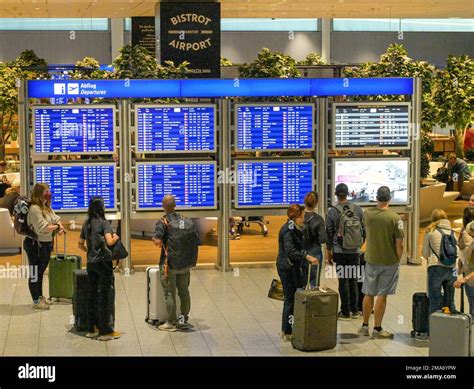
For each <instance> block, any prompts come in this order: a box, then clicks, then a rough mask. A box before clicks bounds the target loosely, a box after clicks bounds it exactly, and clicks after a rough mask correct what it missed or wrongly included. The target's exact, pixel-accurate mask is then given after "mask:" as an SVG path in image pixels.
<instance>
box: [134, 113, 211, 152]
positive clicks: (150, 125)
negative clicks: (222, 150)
mask: <svg viewBox="0 0 474 389" xmlns="http://www.w3.org/2000/svg"><path fill="white" fill-rule="evenodd" d="M135 118H136V127H137V146H138V152H140V153H153V152H165V153H166V152H168V153H172V152H214V151H215V150H216V144H215V143H216V140H215V137H216V128H215V122H216V109H215V106H214V105H201V106H185V105H181V106H171V105H168V106H139V105H137V106H136V107H135Z"/></svg>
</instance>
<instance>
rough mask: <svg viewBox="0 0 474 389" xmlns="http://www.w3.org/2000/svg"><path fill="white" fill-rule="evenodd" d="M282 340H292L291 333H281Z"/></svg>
mask: <svg viewBox="0 0 474 389" xmlns="http://www.w3.org/2000/svg"><path fill="white" fill-rule="evenodd" d="M280 337H281V340H282V341H283V342H291V334H283V333H281V334H280Z"/></svg>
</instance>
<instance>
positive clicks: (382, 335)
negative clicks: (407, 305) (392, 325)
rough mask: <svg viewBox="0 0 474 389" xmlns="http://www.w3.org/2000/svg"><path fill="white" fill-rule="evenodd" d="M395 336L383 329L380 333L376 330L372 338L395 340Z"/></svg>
mask: <svg viewBox="0 0 474 389" xmlns="http://www.w3.org/2000/svg"><path fill="white" fill-rule="evenodd" d="M393 336H394V335H393V334H392V333H391V332H388V331H387V330H384V329H383V328H382V330H380V331H377V330H376V329H374V330H373V331H372V338H376V339H393Z"/></svg>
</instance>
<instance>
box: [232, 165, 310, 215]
mask: <svg viewBox="0 0 474 389" xmlns="http://www.w3.org/2000/svg"><path fill="white" fill-rule="evenodd" d="M235 163H236V169H237V188H236V191H237V199H236V200H237V201H236V204H235V206H236V208H246V207H247V208H260V207H270V208H281V207H286V206H288V205H289V204H291V203H299V204H302V203H303V200H304V196H305V195H306V193H308V192H309V191H312V190H314V185H313V162H312V161H310V160H294V161H287V162H280V161H257V160H252V161H243V160H241V161H236V162H235Z"/></svg>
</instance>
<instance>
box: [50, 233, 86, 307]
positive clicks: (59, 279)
mask: <svg viewBox="0 0 474 389" xmlns="http://www.w3.org/2000/svg"><path fill="white" fill-rule="evenodd" d="M55 246H56V253H55V254H54V255H52V256H51V259H50V261H49V273H48V278H49V297H50V298H51V299H53V298H56V299H60V298H63V299H72V296H73V294H74V270H76V269H81V267H82V258H81V257H80V256H79V255H68V254H67V247H66V234H64V253H62V254H59V253H58V239H56V242H55Z"/></svg>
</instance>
